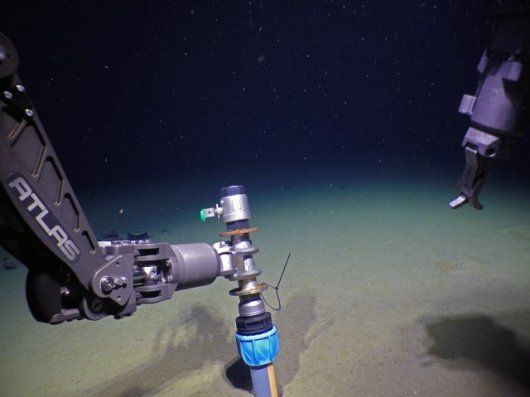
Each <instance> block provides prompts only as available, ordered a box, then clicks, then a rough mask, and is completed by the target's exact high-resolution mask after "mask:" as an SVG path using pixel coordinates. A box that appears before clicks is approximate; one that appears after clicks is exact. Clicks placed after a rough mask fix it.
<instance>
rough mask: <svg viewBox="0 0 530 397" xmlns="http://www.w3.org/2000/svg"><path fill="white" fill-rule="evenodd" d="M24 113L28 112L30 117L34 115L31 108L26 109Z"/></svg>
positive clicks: (27, 114)
mask: <svg viewBox="0 0 530 397" xmlns="http://www.w3.org/2000/svg"><path fill="white" fill-rule="evenodd" d="M24 113H26V116H28V117H33V110H31V109H26V110H24Z"/></svg>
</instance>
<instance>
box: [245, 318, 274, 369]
mask: <svg viewBox="0 0 530 397" xmlns="http://www.w3.org/2000/svg"><path fill="white" fill-rule="evenodd" d="M236 342H237V350H238V351H239V355H240V356H241V358H242V359H243V361H244V362H245V363H246V364H247V365H248V366H250V367H258V366H261V365H267V364H270V363H272V362H273V361H274V359H275V358H276V356H277V355H278V351H279V350H280V338H278V331H277V330H276V327H275V326H272V329H271V330H269V331H267V332H263V333H261V334H257V335H241V334H238V333H236Z"/></svg>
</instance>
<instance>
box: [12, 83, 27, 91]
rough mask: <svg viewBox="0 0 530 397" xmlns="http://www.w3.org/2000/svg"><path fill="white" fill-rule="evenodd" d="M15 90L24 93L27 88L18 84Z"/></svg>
mask: <svg viewBox="0 0 530 397" xmlns="http://www.w3.org/2000/svg"><path fill="white" fill-rule="evenodd" d="M15 88H16V89H17V91H18V92H24V91H26V88H25V87H24V86H23V85H22V84H17V85H16V86H15Z"/></svg>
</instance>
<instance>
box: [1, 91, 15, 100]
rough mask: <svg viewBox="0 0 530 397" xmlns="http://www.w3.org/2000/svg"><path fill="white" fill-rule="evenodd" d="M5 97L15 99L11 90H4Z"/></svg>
mask: <svg viewBox="0 0 530 397" xmlns="http://www.w3.org/2000/svg"><path fill="white" fill-rule="evenodd" d="M3 94H4V98H5V99H13V94H12V93H10V92H9V91H4V93H3Z"/></svg>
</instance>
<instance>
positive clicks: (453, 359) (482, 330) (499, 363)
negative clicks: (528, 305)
mask: <svg viewBox="0 0 530 397" xmlns="http://www.w3.org/2000/svg"><path fill="white" fill-rule="evenodd" d="M508 317H509V318H510V319H514V320H516V321H518V322H519V323H521V324H522V325H523V327H522V328H523V329H530V312H523V313H510V314H509V316H508ZM420 323H421V324H423V327H424V329H425V331H426V334H427V335H428V337H429V338H430V339H431V342H432V345H431V346H430V347H429V348H428V351H427V356H429V357H430V358H432V359H434V361H435V362H438V363H442V364H443V365H445V366H448V367H450V368H452V369H473V368H482V369H487V370H490V371H494V372H496V373H499V374H501V375H502V376H504V377H506V378H507V379H509V380H511V381H513V382H515V383H516V384H518V385H519V386H520V387H522V388H523V390H525V392H526V393H529V394H530V350H529V349H528V348H527V347H525V344H526V346H528V342H526V343H524V342H523V340H522V337H525V338H526V337H528V336H529V335H522V336H518V335H517V334H516V333H515V332H514V331H512V330H510V329H509V328H506V327H505V326H503V325H501V324H499V323H498V322H496V321H495V320H493V319H492V318H491V317H489V316H486V315H484V314H469V315H454V316H446V317H423V318H420Z"/></svg>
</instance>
